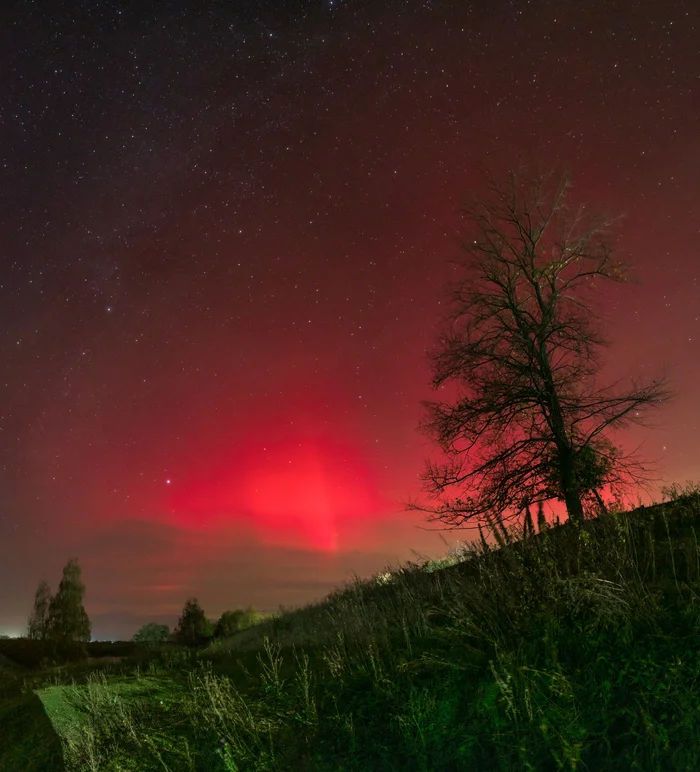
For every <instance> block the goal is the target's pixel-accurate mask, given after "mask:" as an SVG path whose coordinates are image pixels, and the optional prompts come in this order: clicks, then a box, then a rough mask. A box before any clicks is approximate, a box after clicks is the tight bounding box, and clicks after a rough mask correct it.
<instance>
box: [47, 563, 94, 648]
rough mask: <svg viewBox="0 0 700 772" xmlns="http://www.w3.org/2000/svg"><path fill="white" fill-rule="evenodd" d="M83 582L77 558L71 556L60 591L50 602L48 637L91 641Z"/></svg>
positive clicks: (64, 569)
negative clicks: (84, 602) (84, 601)
mask: <svg viewBox="0 0 700 772" xmlns="http://www.w3.org/2000/svg"><path fill="white" fill-rule="evenodd" d="M84 595H85V585H84V584H83V580H82V576H81V571H80V566H79V565H78V560H77V558H71V559H70V560H69V561H68V562H67V563H66V565H65V566H64V568H63V577H62V579H61V583H60V584H59V585H58V592H57V593H56V594H55V595H54V596H53V598H52V599H51V601H50V603H49V612H48V619H47V633H48V637H49V638H52V639H53V640H57V641H89V640H90V618H89V617H88V615H87V613H86V611H85V608H84V607H83V597H84Z"/></svg>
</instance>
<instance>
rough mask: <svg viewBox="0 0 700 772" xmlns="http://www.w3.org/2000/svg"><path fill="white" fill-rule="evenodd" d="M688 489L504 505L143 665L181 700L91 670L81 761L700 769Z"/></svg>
mask: <svg viewBox="0 0 700 772" xmlns="http://www.w3.org/2000/svg"><path fill="white" fill-rule="evenodd" d="M680 493H681V495H679V492H678V491H676V492H675V495H676V498H675V499H674V500H672V501H670V502H667V503H664V504H661V505H655V506H651V507H646V508H639V509H637V510H634V511H631V512H622V511H616V512H612V513H610V514H607V515H605V516H602V517H600V518H598V519H596V520H590V521H586V522H584V523H583V524H582V525H581V526H578V527H577V526H574V525H572V524H569V523H566V524H564V525H561V526H555V527H543V528H542V529H541V530H540V531H539V533H532V532H530V531H525V530H523V529H514V528H511V529H507V528H505V527H504V526H503V524H502V523H500V524H498V523H494V524H493V528H492V529H491V536H492V538H493V539H494V540H495V544H489V543H487V542H486V540H484V541H483V543H482V544H480V545H472V546H471V547H469V548H468V549H465V550H464V551H463V552H462V553H461V554H460V555H458V556H457V557H458V558H459V559H458V560H457V561H456V562H454V564H453V565H447V564H446V563H449V562H450V561H444V562H443V563H442V564H441V565H438V566H436V565H430V564H423V565H421V564H418V563H413V564H408V565H406V566H404V567H403V568H402V569H400V570H397V571H385V572H382V573H381V574H378V575H377V576H375V577H372V578H371V579H369V580H365V581H361V580H359V579H356V580H355V581H354V582H352V583H351V584H349V585H348V586H346V587H344V588H343V589H340V590H338V591H336V592H334V593H331V595H329V596H328V597H327V598H326V599H325V600H324V601H323V602H320V603H316V604H312V605H309V606H307V607H305V608H302V609H297V610H294V611H288V612H286V613H284V614H282V615H280V616H278V617H276V618H273V619H268V620H265V621H263V622H261V623H260V624H259V625H257V626H255V627H253V628H250V629H248V630H245V631H242V632H240V633H238V634H237V635H235V636H233V637H232V638H230V639H228V640H227V641H225V642H219V643H218V644H216V645H215V646H212V647H211V648H210V649H209V650H205V651H204V652H200V653H199V654H198V655H197V656H196V662H195V660H193V659H191V658H190V657H189V656H188V655H180V656H181V660H180V661H172V662H160V663H156V664H154V665H152V668H153V669H152V671H151V672H150V673H149V672H148V669H147V668H146V671H145V672H146V674H145V675H140V676H139V677H140V678H141V679H142V680H143V679H145V678H147V677H148V678H152V679H158V678H160V679H161V682H162V684H163V685H162V687H161V688H162V689H163V690H165V691H166V692H167V693H168V695H169V696H168V699H167V703H168V706H169V707H168V710H167V711H166V710H162V709H161V708H160V706H159V705H158V704H157V702H155V699H156V698H153V699H151V697H149V696H148V694H146V695H142V696H140V697H139V696H138V695H137V694H136V693H131V694H126V693H125V696H124V698H123V699H122V701H120V698H119V695H118V694H117V691H118V688H119V684H122V688H123V684H124V683H126V682H127V681H128V679H125V677H122V678H121V680H120V679H119V678H116V679H115V680H114V681H113V682H110V680H109V679H103V680H95V681H94V682H93V683H88V684H87V685H84V686H82V687H80V688H79V689H82V691H80V690H79V689H78V687H76V689H78V691H76V692H75V693H76V694H79V695H80V700H82V702H80V704H79V705H78V709H79V711H80V714H81V716H82V718H81V722H82V723H81V724H80V725H81V727H82V730H81V731H80V732H74V733H73V734H72V735H70V734H69V733H68V732H66V733H65V736H64V745H65V747H66V749H67V751H68V753H67V757H68V759H69V764H70V765H71V766H70V767H69V768H70V769H75V770H92V769H105V770H110V769H114V770H117V769H131V768H132V767H129V766H128V763H130V762H129V760H132V761H133V760H134V759H136V760H137V762H138V763H139V764H140V765H141V766H137V767H133V768H138V769H143V770H147V769H161V770H163V769H169V770H224V771H226V772H232V770H295V769H300V770H319V771H325V770H328V772H330V771H331V770H333V771H334V772H339V771H340V770H346V771H347V772H350V771H351V770H352V771H353V772H354V771H355V770H357V772H360V771H362V772H366V771H367V770H377V771H380V770H406V771H409V770H416V771H421V772H428V771H429V770H430V771H432V770H435V771H439V770H445V771H447V770H462V769H463V770H550V769H551V770H585V769H589V770H608V769H609V770H618V769H630V770H632V769H640V770H690V769H700V731H699V730H700V711H699V710H698V704H699V700H698V684H697V679H698V673H700V636H699V635H698V633H699V632H700V613H699V610H698V609H699V606H698V599H699V598H700V551H699V550H698V543H697V538H696V534H697V532H698V528H700V495H698V494H697V492H695V491H690V492H689V493H682V492H680ZM137 681H138V678H137V677H136V675H132V676H131V681H130V683H132V684H133V683H136V682H137ZM167 684H170V685H171V687H169V686H167ZM168 689H170V691H168ZM115 696H116V698H117V699H116V701H115V699H114V698H115ZM100 754H101V755H100ZM96 759H98V760H99V761H95V760H96ZM96 763H97V764H98V766H94V765H95V764H96ZM100 765H101V766H100Z"/></svg>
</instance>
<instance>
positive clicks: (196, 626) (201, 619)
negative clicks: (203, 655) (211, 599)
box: [173, 598, 214, 646]
mask: <svg viewBox="0 0 700 772" xmlns="http://www.w3.org/2000/svg"><path fill="white" fill-rule="evenodd" d="M213 632H214V629H213V625H212V623H211V622H210V621H209V620H208V619H207V618H206V616H205V615H204V610H203V609H202V607H201V606H200V605H199V601H198V600H197V598H188V600H187V602H186V603H185V606H184V608H183V610H182V614H181V615H180V618H179V620H178V622H177V625H176V627H175V630H174V631H173V639H174V640H175V641H176V642H177V643H181V644H183V645H184V646H197V645H199V644H201V643H203V642H204V641H206V640H207V639H209V638H211V637H212V635H213Z"/></svg>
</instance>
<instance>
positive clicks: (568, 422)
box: [409, 172, 670, 528]
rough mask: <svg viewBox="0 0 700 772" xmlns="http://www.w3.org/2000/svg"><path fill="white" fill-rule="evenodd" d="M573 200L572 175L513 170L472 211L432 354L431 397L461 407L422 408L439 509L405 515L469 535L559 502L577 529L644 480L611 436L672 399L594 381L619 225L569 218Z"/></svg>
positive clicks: (429, 481)
mask: <svg viewBox="0 0 700 772" xmlns="http://www.w3.org/2000/svg"><path fill="white" fill-rule="evenodd" d="M569 188H570V183H569V180H568V178H567V177H566V175H564V176H562V177H561V179H559V180H558V181H555V182H554V183H553V184H552V183H551V180H550V179H549V178H547V177H543V176H542V175H535V176H527V174H525V175H522V174H520V173H515V172H513V173H511V175H510V177H509V179H508V180H507V182H506V183H505V184H504V185H501V186H499V185H493V186H491V188H490V190H489V195H488V196H487V197H486V198H484V199H483V200H477V201H476V202H475V203H474V204H473V205H471V206H469V207H467V208H466V209H465V211H464V214H465V217H466V220H467V222H468V224H469V226H470V228H471V230H470V232H469V233H468V235H467V238H466V239H465V244H464V246H465V250H466V252H467V254H468V257H467V259H466V260H465V261H463V262H462V263H461V266H460V267H461V268H462V269H466V270H464V272H463V275H462V277H461V278H460V279H459V280H458V281H457V282H456V283H455V284H454V285H453V286H452V288H451V293H450V294H451V303H452V309H451V313H450V314H449V316H448V318H447V319H446V325H445V329H444V331H443V332H442V334H441V335H440V336H439V338H438V343H437V345H436V347H435V349H434V350H433V352H432V354H431V359H432V365H433V386H434V387H435V388H436V389H445V388H448V387H451V388H452V390H453V393H454V399H451V400H450V401H433V402H426V403H425V404H424V407H425V410H426V417H425V419H424V421H423V423H422V429H423V430H424V432H425V433H426V434H427V435H428V436H429V437H431V438H432V439H433V440H434V441H435V442H436V443H437V444H438V446H439V447H440V449H441V451H442V453H443V459H442V460H440V461H436V462H428V464H427V466H426V471H425V474H424V476H423V481H424V483H425V489H426V491H427V493H428V495H429V496H430V498H431V499H432V500H433V502H435V503H434V504H432V505H429V506H422V505H418V504H416V503H412V504H409V508H411V509H418V510H420V511H423V512H426V513H427V514H428V515H429V518H428V519H429V520H437V521H441V522H443V523H445V524H446V525H447V526H448V527H453V528H458V527H466V526H465V524H467V523H469V521H471V520H477V521H478V520H480V519H486V520H489V519H491V518H494V519H498V518H500V517H501V516H502V515H503V514H504V513H506V512H507V511H508V510H510V514H509V515H508V516H507V517H513V516H514V515H517V514H519V513H520V512H523V511H527V509H528V507H529V506H530V505H531V504H535V503H541V502H543V501H548V500H551V499H557V500H560V501H562V502H564V504H565V505H566V510H567V513H568V515H569V519H570V520H572V521H574V522H581V521H582V520H583V517H584V505H585V504H586V502H587V501H588V500H590V501H592V502H593V503H595V504H596V505H597V506H598V507H601V506H602V498H601V495H600V491H601V490H602V489H603V488H604V487H606V486H610V487H611V488H613V489H614V488H615V487H616V486H617V489H618V490H620V489H621V488H622V489H624V487H626V486H629V485H630V484H635V483H636V484H643V483H644V482H645V476H646V474H647V470H646V469H645V467H644V466H643V465H642V464H641V463H640V462H639V461H638V459H636V458H635V457H634V456H633V455H628V456H623V454H622V452H621V451H620V450H619V449H618V448H617V447H616V446H615V445H614V444H613V443H612V441H611V440H610V438H609V437H608V436H607V433H608V431H609V430H614V429H620V428H623V427H625V426H626V425H628V424H630V423H641V421H642V416H643V412H644V410H645V409H647V408H650V407H655V406H657V405H660V404H662V403H664V402H665V401H666V400H667V399H668V398H669V397H670V391H669V390H668V389H667V386H666V381H665V379H664V378H658V379H656V380H652V381H651V382H649V383H647V384H641V383H635V382H633V383H632V384H631V386H630V387H629V388H628V389H627V390H626V391H619V390H618V389H617V384H614V385H612V386H603V387H600V386H597V385H596V383H595V377H596V376H597V374H598V371H599V369H600V355H599V354H600V348H601V346H603V345H604V344H606V341H605V340H604V338H603V337H602V336H601V335H600V333H599V330H598V326H597V325H596V324H595V323H594V319H595V314H594V312H593V310H592V303H591V293H597V292H598V290H599V288H600V285H601V284H602V283H604V282H619V281H623V280H624V276H623V266H622V264H621V263H619V262H618V261H616V260H614V259H613V257H612V249H611V246H610V242H609V239H608V234H609V230H610V227H611V225H612V222H613V221H612V220H611V219H609V218H606V217H602V216H599V215H595V214H589V213H588V212H587V211H586V210H585V208H583V207H579V208H572V207H571V205H570V202H569ZM446 394H450V395H451V392H450V391H447V392H446ZM506 519H507V518H506Z"/></svg>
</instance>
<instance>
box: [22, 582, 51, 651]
mask: <svg viewBox="0 0 700 772" xmlns="http://www.w3.org/2000/svg"><path fill="white" fill-rule="evenodd" d="M50 604H51V588H50V587H49V585H48V582H46V581H45V580H43V579H42V580H41V581H40V582H39V586H38V587H37V588H36V592H35V593H34V607H33V609H32V613H31V616H30V617H29V625H28V630H27V637H28V638H30V639H32V640H34V641H43V640H44V639H45V638H46V634H47V632H48V619H49V606H50Z"/></svg>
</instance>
